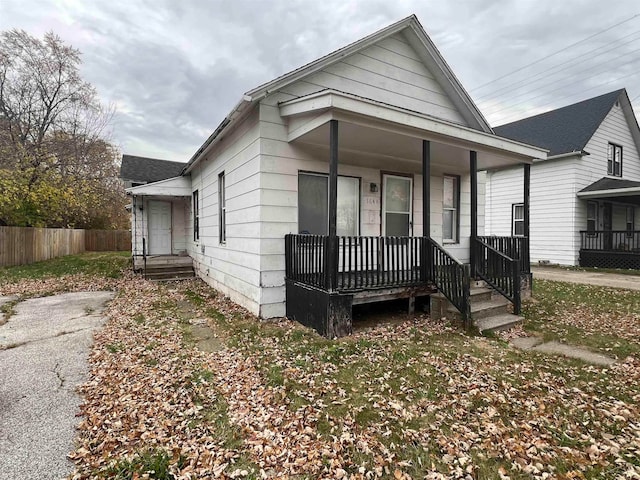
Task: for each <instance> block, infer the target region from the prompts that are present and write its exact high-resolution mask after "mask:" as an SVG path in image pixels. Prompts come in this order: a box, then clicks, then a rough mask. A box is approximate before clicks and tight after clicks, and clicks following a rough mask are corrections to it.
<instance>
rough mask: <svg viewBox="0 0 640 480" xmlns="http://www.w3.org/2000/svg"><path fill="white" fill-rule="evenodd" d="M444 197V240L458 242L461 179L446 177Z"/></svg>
mask: <svg viewBox="0 0 640 480" xmlns="http://www.w3.org/2000/svg"><path fill="white" fill-rule="evenodd" d="M443 187H444V188H443V195H442V240H443V241H444V242H457V241H458V230H459V228H458V227H459V225H460V224H459V216H458V208H459V200H460V177H457V176H445V177H444V186H443Z"/></svg>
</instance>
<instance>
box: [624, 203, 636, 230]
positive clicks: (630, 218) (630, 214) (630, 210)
mask: <svg viewBox="0 0 640 480" xmlns="http://www.w3.org/2000/svg"><path fill="white" fill-rule="evenodd" d="M635 216H636V209H635V208H634V207H627V221H626V227H627V228H626V230H627V237H631V236H633V230H634V229H635Z"/></svg>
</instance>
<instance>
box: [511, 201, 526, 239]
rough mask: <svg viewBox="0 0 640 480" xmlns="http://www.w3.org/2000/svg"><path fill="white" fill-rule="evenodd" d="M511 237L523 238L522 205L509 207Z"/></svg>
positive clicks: (517, 204) (516, 204) (515, 204)
mask: <svg viewBox="0 0 640 480" xmlns="http://www.w3.org/2000/svg"><path fill="white" fill-rule="evenodd" d="M511 235H513V236H514V237H524V203H514V204H513V205H512V206H511Z"/></svg>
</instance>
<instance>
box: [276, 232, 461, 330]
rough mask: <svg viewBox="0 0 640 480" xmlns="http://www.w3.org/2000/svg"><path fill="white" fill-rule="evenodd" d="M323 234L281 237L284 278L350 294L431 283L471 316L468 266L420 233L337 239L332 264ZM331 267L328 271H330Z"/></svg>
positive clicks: (326, 238)
mask: <svg viewBox="0 0 640 480" xmlns="http://www.w3.org/2000/svg"><path fill="white" fill-rule="evenodd" d="M329 241H330V239H329V237H328V236H325V235H297V234H288V235H285V269H286V278H287V279H288V280H292V281H295V282H300V283H303V284H305V285H310V286H313V287H317V288H320V289H323V290H329V289H331V286H330V285H329V282H330V281H331V277H332V276H335V285H334V286H333V289H335V290H337V291H339V292H356V291H362V290H374V289H380V288H392V287H411V286H420V285H425V284H429V283H433V284H434V285H435V286H436V287H437V288H438V289H439V290H440V291H441V292H442V294H443V295H444V296H445V297H447V299H449V301H450V302H451V303H452V304H453V305H454V306H455V307H456V308H457V309H458V310H459V311H460V313H461V314H462V318H463V321H464V322H465V326H468V322H469V321H470V319H471V316H470V306H469V283H470V276H469V267H468V266H465V265H463V264H462V263H460V262H458V261H457V260H456V259H455V258H454V257H452V256H451V255H450V254H449V253H448V252H447V251H446V250H444V249H443V248H442V247H441V246H440V245H438V244H437V243H436V242H435V241H433V240H432V239H430V238H425V237H361V236H358V237H351V236H349V237H337V246H336V250H337V252H338V253H337V258H336V265H328V264H327V262H328V260H327V257H328V256H327V252H328V248H329ZM332 269H335V271H334V272H331V270H332Z"/></svg>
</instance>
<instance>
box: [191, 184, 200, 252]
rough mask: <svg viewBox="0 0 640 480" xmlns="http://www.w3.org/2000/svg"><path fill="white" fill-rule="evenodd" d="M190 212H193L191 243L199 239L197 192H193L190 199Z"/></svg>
mask: <svg viewBox="0 0 640 480" xmlns="http://www.w3.org/2000/svg"><path fill="white" fill-rule="evenodd" d="M191 210H192V211H193V241H194V242H197V241H198V240H199V239H200V210H199V204H198V190H194V191H193V197H192V199H191Z"/></svg>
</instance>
